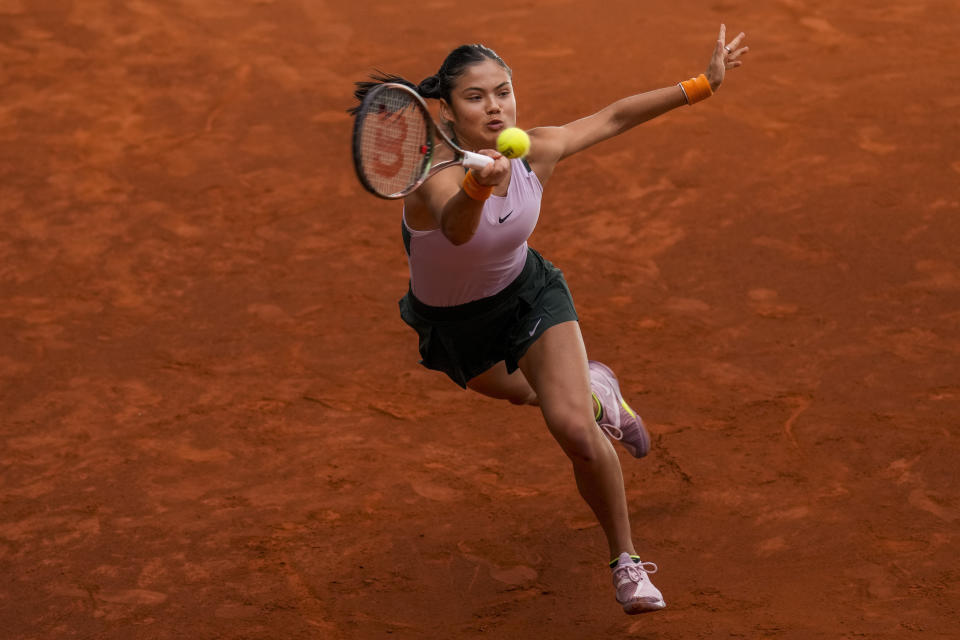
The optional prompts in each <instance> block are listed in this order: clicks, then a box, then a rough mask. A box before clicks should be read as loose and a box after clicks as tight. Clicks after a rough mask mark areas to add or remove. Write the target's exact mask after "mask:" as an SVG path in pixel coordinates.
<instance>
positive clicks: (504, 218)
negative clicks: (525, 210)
mask: <svg viewBox="0 0 960 640" xmlns="http://www.w3.org/2000/svg"><path fill="white" fill-rule="evenodd" d="M512 215H513V211H512V210H511V211H510V213H508V214H507V215H505V216H503V217H502V218H497V220H499V221H500V224H503V223H504V222H506V220H507V218H509V217H510V216H512Z"/></svg>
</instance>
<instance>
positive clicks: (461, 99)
mask: <svg viewBox="0 0 960 640" xmlns="http://www.w3.org/2000/svg"><path fill="white" fill-rule="evenodd" d="M449 107H450V108H449V113H447V114H443V115H444V117H445V118H447V119H449V120H451V121H452V122H453V128H454V130H455V131H456V133H457V138H458V139H459V140H460V143H461V145H462V146H463V147H465V148H466V149H473V150H477V149H496V148H497V136H498V135H499V134H500V132H501V131H503V130H504V129H506V128H507V127H512V126H515V125H516V124H517V101H516V99H515V98H514V95H513V83H511V81H510V74H508V73H507V70H506V69H504V68H503V67H501V66H500V65H499V64H497V63H496V62H494V61H493V60H484V61H483V62H478V63H477V64H474V65H471V66H469V67H467V70H466V71H465V72H464V73H463V75H461V76H460V77H459V78H457V84H456V86H454V87H453V90H452V91H451V92H450V105H449Z"/></svg>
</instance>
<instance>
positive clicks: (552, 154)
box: [527, 127, 566, 184]
mask: <svg viewBox="0 0 960 640" xmlns="http://www.w3.org/2000/svg"><path fill="white" fill-rule="evenodd" d="M527 134H528V135H529V136H530V153H529V154H528V155H527V162H528V163H529V164H530V168H531V169H533V171H534V173H536V174H537V177H538V178H539V179H540V182H542V183H544V184H546V182H547V180H549V179H550V176H551V175H553V169H554V167H556V166H557V163H558V162H560V159H561V158H562V157H563V150H564V148H565V144H566V143H565V136H566V133H565V131H564V129H563V127H537V128H535V129H530V130H529V131H528V132H527Z"/></svg>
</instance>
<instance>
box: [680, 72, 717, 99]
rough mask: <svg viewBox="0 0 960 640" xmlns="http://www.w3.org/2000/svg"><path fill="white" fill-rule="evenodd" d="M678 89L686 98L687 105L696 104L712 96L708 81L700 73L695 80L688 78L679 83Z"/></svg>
mask: <svg viewBox="0 0 960 640" xmlns="http://www.w3.org/2000/svg"><path fill="white" fill-rule="evenodd" d="M680 89H681V90H682V91H683V95H684V96H685V97H686V98H687V104H696V103H697V102H700V101H701V100H706V99H707V98H709V97H710V96H712V95H713V89H711V88H710V81H709V80H707V76H705V75H703V74H702V73H701V74H700V75H698V76H697V77H696V78H690V79H689V80H684V81H683V82H681V83H680Z"/></svg>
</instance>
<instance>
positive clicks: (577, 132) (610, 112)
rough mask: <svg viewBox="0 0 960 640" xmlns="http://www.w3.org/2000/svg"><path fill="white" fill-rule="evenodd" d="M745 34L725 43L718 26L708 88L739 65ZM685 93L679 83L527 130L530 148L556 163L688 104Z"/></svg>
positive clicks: (713, 88) (714, 87) (716, 86)
mask: <svg viewBox="0 0 960 640" xmlns="http://www.w3.org/2000/svg"><path fill="white" fill-rule="evenodd" d="M744 37H745V34H743V33H740V35H738V36H737V37H736V38H734V39H733V40H732V41H731V42H730V43H729V44H726V26H725V25H721V26H720V35H719V36H718V38H717V43H716V46H715V47H714V51H713V55H712V56H711V58H710V63H709V65H708V66H707V70H706V72H705V73H704V75H705V76H706V80H707V82H708V83H709V85H710V91H711V92H713V91H716V90H717V89H719V88H720V85H721V84H722V83H723V79H724V75H725V72H726V70H727V69H733V68H735V67H739V66H740V65H741V64H743V62H742V61H741V60H740V59H739V58H740V57H741V56H742V55H744V54H746V53H747V52H748V51H749V50H750V49H749V47H742V48H741V47H740V43H741V42H742V41H743V38H744ZM689 103H690V102H688V96H687V92H685V91H684V89H682V88H681V87H680V86H679V85H677V86H672V87H665V88H663V89H655V90H653V91H647V92H645V93H640V94H637V95H633V96H630V97H627V98H623V99H622V100H617V101H616V102H614V103H613V104H611V105H609V106H607V107H605V108H603V109H601V110H600V111H598V112H597V113H594V114H593V115H591V116H587V117H586V118H581V119H580V120H576V121H574V122H571V123H570V124H567V125H565V126H562V127H542V128H538V129H534V130H532V131H531V132H530V135H531V138H533V140H534V148H537V147H540V151H542V152H544V153H546V154H547V155H549V156H553V157H554V158H555V161H556V162H559V161H560V160H563V159H564V158H567V157H569V156H572V155H573V154H575V153H577V152H579V151H583V150H584V149H586V148H588V147H591V146H593V145H595V144H597V143H598V142H602V141H604V140H607V139H608V138H612V137H614V136H617V135H620V134H621V133H623V132H624V131H627V130H628V129H632V128H633V127H635V126H637V125H638V124H641V123H643V122H646V121H647V120H652V119H653V118H656V117H657V116H659V115H662V114H664V113H666V112H667V111H670V110H672V109H676V108H677V107H680V106H683V105H686V104H689Z"/></svg>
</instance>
